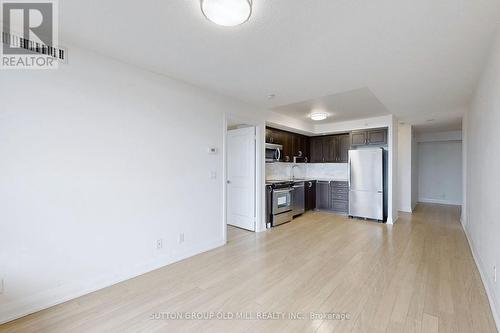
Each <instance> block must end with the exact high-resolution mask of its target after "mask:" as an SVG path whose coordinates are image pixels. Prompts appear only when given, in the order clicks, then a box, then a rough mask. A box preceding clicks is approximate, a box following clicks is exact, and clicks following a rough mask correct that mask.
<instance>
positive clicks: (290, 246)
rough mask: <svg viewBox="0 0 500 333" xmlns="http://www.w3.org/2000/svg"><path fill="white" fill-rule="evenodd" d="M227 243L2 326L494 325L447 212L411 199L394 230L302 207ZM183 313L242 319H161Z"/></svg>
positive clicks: (293, 328)
mask: <svg viewBox="0 0 500 333" xmlns="http://www.w3.org/2000/svg"><path fill="white" fill-rule="evenodd" d="M228 239H229V241H228V244H227V245H226V246H224V247H221V248H218V249H215V250H212V251H210V252H206V253H203V254H200V255H198V256H195V257H192V258H190V259H187V260H184V261H182V262H178V263H175V264H172V265H170V266H167V267H164V268H162V269H159V270H156V271H154V272H151V273H148V274H145V275H142V276H140V277H137V278H135V279H131V280H128V281H126V282H123V283H120V284H117V285H115V286H112V287H109V288H106V289H103V290H100V291H98V292H95V293H92V294H89V295H86V296H83V297H80V298H78V299H75V300H72V301H69V302H66V303H64V304H61V305H58V306H55V307H53V308H50V309H47V310H44V311H41V312H38V313H35V314H32V315H29V316H27V317H24V318H21V319H19V320H16V321H14V322H11V323H8V324H5V325H3V326H0V331H1V332H426V333H428V332H429V333H431V332H467V333H469V332H496V328H495V325H494V321H493V318H492V314H491V310H490V307H489V304H488V300H487V297H486V295H485V290H484V287H483V284H482V282H481V278H480V276H479V272H478V270H477V268H476V265H475V263H474V261H473V259H472V255H471V252H470V249H469V246H468V244H467V240H466V237H465V234H464V232H463V230H462V228H461V226H460V223H459V210H458V208H456V207H453V206H439V205H419V206H418V208H417V210H416V212H415V213H414V214H413V215H409V214H407V215H401V216H400V218H399V220H398V222H397V224H396V225H394V226H387V225H384V224H377V223H374V222H365V221H359V220H350V219H347V218H345V217H341V216H337V215H333V214H328V213H319V212H312V213H307V214H305V215H304V216H302V217H300V218H298V219H296V220H294V221H293V222H292V223H289V224H286V225H283V226H281V227H278V228H275V229H272V230H270V231H268V232H264V233H260V234H254V233H250V232H245V231H243V230H239V229H236V228H230V230H228ZM186 312H187V313H195V314H196V315H203V316H208V315H210V313H211V312H212V313H213V315H225V316H226V319H230V317H231V316H236V315H237V313H238V312H240V313H245V317H246V318H247V320H234V319H233V320H215V319H212V320H175V319H174V320H167V319H165V318H166V316H167V315H168V313H174V314H175V313H177V314H175V315H177V316H180V315H184V313H186ZM311 313H313V314H314V315H315V317H314V318H312V317H310V315H311ZM155 314H156V317H154V316H155ZM152 316H153V317H152ZM171 316H172V314H171ZM257 316H260V317H261V318H262V319H260V320H257V319H255V318H256V317H257ZM271 316H274V319H271V318H269V317H271ZM282 316H284V317H285V318H286V319H282ZM289 316H295V320H292V319H290V317H289ZM321 316H323V317H321ZM325 316H329V318H326V317H325ZM339 318H343V320H339ZM264 319H265V320H264Z"/></svg>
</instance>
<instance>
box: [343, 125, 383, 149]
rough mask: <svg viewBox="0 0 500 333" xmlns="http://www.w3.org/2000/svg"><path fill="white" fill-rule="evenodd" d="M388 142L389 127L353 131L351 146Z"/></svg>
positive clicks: (376, 144)
mask: <svg viewBox="0 0 500 333" xmlns="http://www.w3.org/2000/svg"><path fill="white" fill-rule="evenodd" d="M386 144H387V128H375V129H369V130H360V131H353V132H351V146H367V145H374V146H383V145H386Z"/></svg>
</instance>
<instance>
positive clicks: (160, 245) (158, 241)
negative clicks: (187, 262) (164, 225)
mask: <svg viewBox="0 0 500 333" xmlns="http://www.w3.org/2000/svg"><path fill="white" fill-rule="evenodd" d="M162 248H163V239H158V240H157V241H156V249H157V250H161V249H162Z"/></svg>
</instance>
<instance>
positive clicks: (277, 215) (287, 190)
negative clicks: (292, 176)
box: [266, 180, 305, 227]
mask: <svg viewBox="0 0 500 333" xmlns="http://www.w3.org/2000/svg"><path fill="white" fill-rule="evenodd" d="M266 189H267V203H266V207H267V209H268V212H267V218H268V221H267V222H268V226H269V227H271V226H272V227H275V226H278V225H281V224H283V223H286V222H290V221H291V220H292V218H293V217H294V216H297V215H300V214H302V213H304V210H305V209H304V206H305V203H304V182H303V181H282V180H275V181H267V182H266Z"/></svg>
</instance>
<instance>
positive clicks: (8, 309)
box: [0, 240, 225, 324]
mask: <svg viewBox="0 0 500 333" xmlns="http://www.w3.org/2000/svg"><path fill="white" fill-rule="evenodd" d="M223 245H225V241H224V240H217V241H210V242H206V243H203V244H199V245H197V246H193V247H191V248H190V249H188V250H186V251H180V252H176V253H174V254H173V255H171V256H164V257H161V258H155V259H154V260H151V261H150V262H149V263H146V264H143V265H138V266H136V267H133V268H132V269H126V270H124V271H121V272H118V273H116V272H114V273H112V274H110V275H106V276H102V277H100V278H99V279H95V280H93V281H79V282H77V283H74V284H66V285H62V286H60V287H57V288H54V289H51V290H48V291H45V292H42V293H38V294H36V295H33V296H30V297H26V298H24V299H21V300H18V301H13V302H10V303H8V304H7V305H6V306H2V309H1V310H0V324H4V323H7V322H9V321H12V320H15V319H18V318H21V317H24V316H26V315H29V314H32V313H35V312H37V311H40V310H44V309H47V308H50V307H52V306H55V305H58V304H61V303H64V302H67V301H69V300H72V299H75V298H78V297H80V296H83V295H86V294H89V293H92V292H94V291H97V290H100V289H103V288H106V287H109V286H112V285H114V284H117V283H120V282H123V281H126V280H129V279H132V278H134V277H137V276H139V275H143V274H146V273H148V272H151V271H154V270H156V269H159V268H162V267H164V266H167V265H170V264H172V263H174V262H177V261H181V260H183V259H186V258H189V257H192V256H194V255H197V254H200V253H203V252H206V251H209V250H212V249H215V248H217V247H220V246H223Z"/></svg>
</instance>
